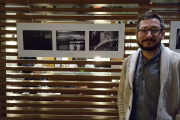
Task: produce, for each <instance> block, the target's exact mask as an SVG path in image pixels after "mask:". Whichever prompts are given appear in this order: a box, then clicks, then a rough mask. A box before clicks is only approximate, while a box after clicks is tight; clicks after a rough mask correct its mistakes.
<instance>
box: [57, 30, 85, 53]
mask: <svg viewBox="0 0 180 120" xmlns="http://www.w3.org/2000/svg"><path fill="white" fill-rule="evenodd" d="M56 48H57V50H61V51H65V50H67V51H85V31H63V30H57V31H56Z"/></svg>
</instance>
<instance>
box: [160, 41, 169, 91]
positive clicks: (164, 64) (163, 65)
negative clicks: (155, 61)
mask: <svg viewBox="0 0 180 120" xmlns="http://www.w3.org/2000/svg"><path fill="white" fill-rule="evenodd" d="M161 46H162V51H161V62H160V83H161V90H162V88H163V87H164V85H165V83H166V80H167V78H168V73H169V60H170V58H171V54H170V50H169V48H166V47H165V46H164V45H163V44H161Z"/></svg>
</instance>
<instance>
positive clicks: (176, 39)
mask: <svg viewBox="0 0 180 120" xmlns="http://www.w3.org/2000/svg"><path fill="white" fill-rule="evenodd" d="M170 26H171V27H170V40H169V47H170V49H171V50H173V51H175V52H179V53H180V21H171V25H170Z"/></svg>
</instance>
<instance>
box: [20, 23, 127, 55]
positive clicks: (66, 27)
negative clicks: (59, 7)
mask: <svg viewBox="0 0 180 120" xmlns="http://www.w3.org/2000/svg"><path fill="white" fill-rule="evenodd" d="M23 30H37V31H38V30H49V31H52V46H53V49H52V50H24V48H23V32H22V31H23ZM61 30H62V31H85V51H66V50H65V51H62V50H57V42H56V39H57V38H56V37H57V36H56V31H61ZM89 31H119V36H118V50H117V51H90V50H89ZM124 34H125V24H124V23H122V24H61V23H17V41H18V56H19V57H86V58H93V57H101V58H123V57H124V39H125V37H124V36H125V35H124Z"/></svg>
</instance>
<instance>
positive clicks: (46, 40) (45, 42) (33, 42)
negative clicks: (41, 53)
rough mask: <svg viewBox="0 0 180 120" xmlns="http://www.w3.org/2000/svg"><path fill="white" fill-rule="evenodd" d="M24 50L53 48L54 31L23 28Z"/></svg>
mask: <svg viewBox="0 0 180 120" xmlns="http://www.w3.org/2000/svg"><path fill="white" fill-rule="evenodd" d="M23 47H24V50H52V31H45V30H23Z"/></svg>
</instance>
